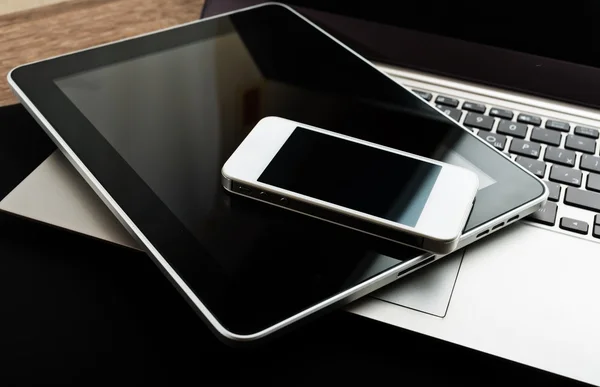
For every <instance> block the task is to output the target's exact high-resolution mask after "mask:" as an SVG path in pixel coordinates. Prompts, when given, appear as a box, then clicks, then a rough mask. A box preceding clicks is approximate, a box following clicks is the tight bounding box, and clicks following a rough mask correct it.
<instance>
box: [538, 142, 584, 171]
mask: <svg viewBox="0 0 600 387" xmlns="http://www.w3.org/2000/svg"><path fill="white" fill-rule="evenodd" d="M576 157H577V155H576V154H575V152H573V151H570V150H565V149H559V148H555V147H553V146H549V147H547V148H546V153H545V154H544V160H545V161H550V162H552V163H555V164H561V165H566V166H567V167H574V166H575V159H576Z"/></svg>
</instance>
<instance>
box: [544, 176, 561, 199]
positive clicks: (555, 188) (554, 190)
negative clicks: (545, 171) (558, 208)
mask: <svg viewBox="0 0 600 387" xmlns="http://www.w3.org/2000/svg"><path fill="white" fill-rule="evenodd" d="M544 183H546V185H547V186H548V190H549V191H550V192H549V193H548V200H552V201H553V202H557V201H558V199H559V198H560V184H556V183H553V182H551V181H545V182H544Z"/></svg>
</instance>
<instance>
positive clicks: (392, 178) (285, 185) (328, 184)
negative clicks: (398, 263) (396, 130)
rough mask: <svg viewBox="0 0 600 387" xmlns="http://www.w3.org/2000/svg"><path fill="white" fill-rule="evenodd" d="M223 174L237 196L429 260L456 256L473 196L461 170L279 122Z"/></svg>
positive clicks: (259, 128)
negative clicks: (404, 247) (423, 252)
mask: <svg viewBox="0 0 600 387" xmlns="http://www.w3.org/2000/svg"><path fill="white" fill-rule="evenodd" d="M221 173H222V176H223V186H224V187H225V189H227V190H228V191H230V192H233V193H235V194H239V195H243V196H247V197H250V198H252V199H256V200H260V201H262V202H265V203H268V204H271V205H275V206H279V207H282V208H285V209H288V210H292V211H296V212H299V213H302V214H306V215H309V216H313V217H316V218H320V219H322V220H325V221H329V222H333V223H337V224H339V225H341V226H345V227H349V228H352V229H355V230H358V231H361V232H365V233H368V234H371V235H375V236H377V237H380V238H385V239H389V240H392V241H395V242H399V243H403V244H406V245H409V246H412V247H416V248H419V249H422V250H426V251H429V252H432V253H435V254H447V253H450V252H452V251H454V250H455V249H456V247H457V244H458V239H459V237H460V235H461V234H462V231H463V229H464V227H465V224H466V222H467V220H468V218H469V214H470V212H471V209H472V208H473V203H474V201H475V195H476V193H477V189H478V188H479V180H478V178H477V175H476V174H475V173H473V172H471V171H469V170H467V169H465V168H461V167H457V166H454V165H450V164H445V163H441V162H439V161H435V160H431V159H427V158H424V157H420V156H416V155H412V154H409V153H405V152H402V151H399V150H396V149H392V148H388V147H385V146H382V145H378V144H374V143H370V142H367V141H362V140H359V139H356V138H353V137H349V136H345V135H342V134H339V133H335V132H331V131H328V130H325V129H321V128H316V127H313V126H309V125H305V124H302V123H298V122H295V121H291V120H287V119H284V118H279V117H265V118H263V119H262V120H260V122H259V123H258V124H257V125H256V126H255V127H254V128H253V129H252V131H250V133H249V134H248V136H247V137H246V138H245V139H244V140H243V141H242V143H241V144H240V146H239V147H238V148H237V149H236V150H235V152H234V153H233V154H232V155H231V157H230V158H229V159H228V160H227V162H226V163H225V164H224V166H223V168H222V170H221Z"/></svg>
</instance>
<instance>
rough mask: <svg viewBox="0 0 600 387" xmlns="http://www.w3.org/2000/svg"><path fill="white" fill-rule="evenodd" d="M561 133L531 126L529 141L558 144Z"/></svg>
mask: <svg viewBox="0 0 600 387" xmlns="http://www.w3.org/2000/svg"><path fill="white" fill-rule="evenodd" d="M560 140H561V135H560V133H558V132H555V131H553V130H548V129H542V128H533V131H532V132H531V141H535V142H541V143H542V144H549V145H554V146H559V145H560Z"/></svg>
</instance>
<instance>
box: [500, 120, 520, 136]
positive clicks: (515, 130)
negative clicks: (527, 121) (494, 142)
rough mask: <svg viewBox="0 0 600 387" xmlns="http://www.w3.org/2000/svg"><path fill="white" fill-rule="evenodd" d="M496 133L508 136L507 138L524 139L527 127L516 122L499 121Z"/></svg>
mask: <svg viewBox="0 0 600 387" xmlns="http://www.w3.org/2000/svg"><path fill="white" fill-rule="evenodd" d="M496 132H498V133H502V134H508V135H509V136H513V137H518V138H525V136H527V125H524V124H519V123H518V122H512V121H506V120H500V123H499V124H498V130H496Z"/></svg>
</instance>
